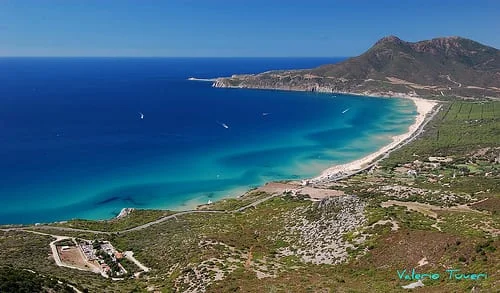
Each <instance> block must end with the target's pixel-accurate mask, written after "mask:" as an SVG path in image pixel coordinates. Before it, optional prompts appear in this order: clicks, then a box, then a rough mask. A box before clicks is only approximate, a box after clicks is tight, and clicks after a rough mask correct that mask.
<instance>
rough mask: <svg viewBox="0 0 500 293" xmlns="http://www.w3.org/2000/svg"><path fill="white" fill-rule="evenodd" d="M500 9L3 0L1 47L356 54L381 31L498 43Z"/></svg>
mask: <svg viewBox="0 0 500 293" xmlns="http://www.w3.org/2000/svg"><path fill="white" fill-rule="evenodd" d="M410 12H411V13H410ZM498 15H500V2H498V1H487V0H482V1H464V0H459V1H439V2H436V1H431V0H424V1H410V2H404V3H403V2H401V1H391V0H384V1H376V2H375V1H373V2H367V3H362V5H361V6H360V4H359V3H350V2H346V1H336V2H335V3H332V1H323V0H319V1H315V2H314V4H313V5H311V4H310V3H304V2H299V1H289V2H287V3H286V5H284V4H283V3H282V2H278V1H263V0H256V1H252V2H251V3H238V2H231V3H230V4H228V3H227V2H226V1H223V0H214V1H210V2H195V1H168V2H148V1H141V2H137V1H106V2H100V1H86V2H85V4H82V3H79V2H77V1H59V0H54V1H50V2H39V1H33V0H26V1H7V2H5V1H4V2H1V4H0V44H2V46H0V56H2V57H176V58H182V57H186V58H191V57H201V58H213V57H228V58H237V57H255V58H262V57H270V58H276V57H293V58H297V57H298V58H308V57H329V56H332V57H333V56H357V55H359V54H361V53H363V52H364V51H366V50H367V49H368V48H370V47H371V46H372V45H373V44H374V43H375V42H376V41H377V40H379V39H380V38H382V37H384V36H387V35H396V36H398V37H399V38H401V39H402V40H405V41H410V42H415V41H420V40H426V39H432V38H436V37H446V36H461V37H464V38H468V39H472V40H474V41H477V42H480V43H482V44H485V45H488V46H492V47H495V48H499V47H500V18H499V17H498ZM464 20H466V21H464Z"/></svg>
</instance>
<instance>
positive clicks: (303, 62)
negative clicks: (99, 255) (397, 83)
mask: <svg viewBox="0 0 500 293" xmlns="http://www.w3.org/2000/svg"><path fill="white" fill-rule="evenodd" d="M339 60H340V59H339V58H0V202H1V209H0V223H34V222H48V221H57V220H67V219H72V218H86V219H106V218H111V217H113V216H115V215H116V214H117V213H119V212H120V210H121V209H122V208H124V207H135V208H168V209H187V208H192V207H194V206H195V205H197V204H201V203H206V202H207V201H208V200H212V201H214V200H217V199H219V198H222V197H228V196H238V195H240V194H242V193H243V192H244V191H246V190H247V189H249V188H252V187H256V186H258V185H260V184H263V183H265V182H267V181H270V180H278V179H297V178H304V177H311V176H314V175H318V174H319V173H320V172H321V170H323V169H325V168H326V167H328V166H330V165H332V164H336V163H345V162H348V161H351V160H354V159H358V158H360V157H363V156H365V155H367V154H369V153H371V152H374V151H376V150H377V149H379V148H380V147H382V146H383V145H385V144H387V143H389V142H390V137H391V136H392V135H396V134H401V133H404V132H405V131H406V130H407V128H408V126H409V125H410V124H411V123H412V122H413V121H414V118H415V116H414V115H415V114H416V112H415V106H414V105H413V103H412V102H411V101H409V100H403V99H384V98H368V97H357V96H347V95H335V96H334V95H331V94H315V93H301V92H284V91H266V90H244V89H219V88H212V87H211V83H210V82H202V81H188V80H187V78H188V77H192V76H194V77H198V78H213V77H218V76H229V75H232V74H236V73H258V72H262V71H266V70H271V69H286V68H311V67H314V66H318V65H321V64H325V63H335V62H338V61H339ZM346 109H349V110H348V111H347V112H345V113H342V112H343V111H344V110H346ZM140 113H142V114H143V115H144V117H143V119H141V114H140ZM224 125H226V126H227V128H226V127H224Z"/></svg>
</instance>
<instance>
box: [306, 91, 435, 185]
mask: <svg viewBox="0 0 500 293" xmlns="http://www.w3.org/2000/svg"><path fill="white" fill-rule="evenodd" d="M354 95H361V94H354ZM367 97H374V98H403V99H410V100H411V101H413V103H414V104H415V106H416V108H417V115H416V117H415V122H413V124H411V125H410V126H409V127H408V131H407V132H405V133H403V134H400V135H395V136H392V137H391V139H392V141H391V142H390V143H389V144H387V145H385V146H383V147H381V148H380V149H378V150H377V151H376V152H373V153H371V154H368V155H366V156H364V157H362V158H360V159H357V160H355V161H352V162H349V163H345V164H341V165H333V166H331V167H329V168H327V169H325V170H323V171H322V172H321V174H320V175H318V176H316V177H313V178H311V179H308V181H309V183H313V184H321V183H323V182H324V181H332V180H335V179H338V178H339V177H342V176H346V175H352V174H351V173H353V172H357V171H360V170H362V169H364V168H366V167H367V166H368V165H369V164H370V163H372V162H373V161H374V160H375V159H377V158H378V157H380V156H381V155H383V154H385V153H388V152H390V151H392V150H394V149H395V148H397V147H398V146H399V145H400V144H401V143H403V142H404V141H405V140H407V139H409V138H411V137H412V135H413V134H415V132H416V131H417V130H418V129H419V128H420V126H422V124H423V123H424V121H425V119H426V117H427V115H428V114H429V113H431V112H432V110H433V109H434V108H435V107H436V105H438V102H437V101H433V100H427V99H422V98H417V97H414V96H409V95H404V94H398V95H393V96H392V97H384V96H383V95H380V96H378V95H377V96H375V95H370V96H367Z"/></svg>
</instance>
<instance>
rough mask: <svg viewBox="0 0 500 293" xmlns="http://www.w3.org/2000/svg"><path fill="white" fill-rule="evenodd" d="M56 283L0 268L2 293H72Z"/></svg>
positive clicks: (51, 279) (35, 275)
mask: <svg viewBox="0 0 500 293" xmlns="http://www.w3.org/2000/svg"><path fill="white" fill-rule="evenodd" d="M58 281H59V280H58V279H54V278H47V277H43V276H40V275H38V274H37V273H33V272H30V271H27V270H21V269H15V268H7V267H0V292H2V293H33V292H47V293H48V292H68V293H69V292H71V293H73V292H74V291H73V289H72V288H71V287H69V286H68V285H67V284H64V283H61V284H59V283H58Z"/></svg>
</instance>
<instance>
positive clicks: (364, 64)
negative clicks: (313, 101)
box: [214, 36, 500, 97]
mask: <svg viewBox="0 0 500 293" xmlns="http://www.w3.org/2000/svg"><path fill="white" fill-rule="evenodd" d="M214 86H215V87H239V88H263V89H281V90H298V91H319V92H338V93H355V94H385V95H392V94H395V93H404V94H414V95H419V96H435V95H446V96H465V97H467V96H476V97H477V96H481V97H482V96H493V97H500V50H498V49H496V48H493V47H489V46H486V45H483V44H480V43H478V42H475V41H472V40H469V39H465V38H461V37H445V38H436V39H432V40H425V41H420V42H415V43H412V42H406V41H403V40H401V39H399V38H398V37H396V36H388V37H384V38H382V39H380V40H379V41H378V42H376V43H375V44H374V45H373V47H371V48H370V49H369V50H368V51H366V52H365V53H363V54H361V55H360V56H357V57H353V58H349V59H347V60H345V61H343V62H340V63H337V64H327V65H323V66H320V67H317V68H313V69H306V70H281V71H280V70H278V71H268V72H264V73H260V74H249V75H233V76H232V77H229V78H218V79H216V81H215V82H214Z"/></svg>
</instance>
